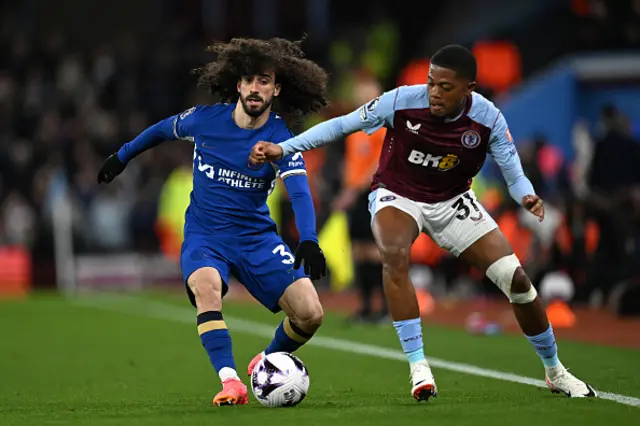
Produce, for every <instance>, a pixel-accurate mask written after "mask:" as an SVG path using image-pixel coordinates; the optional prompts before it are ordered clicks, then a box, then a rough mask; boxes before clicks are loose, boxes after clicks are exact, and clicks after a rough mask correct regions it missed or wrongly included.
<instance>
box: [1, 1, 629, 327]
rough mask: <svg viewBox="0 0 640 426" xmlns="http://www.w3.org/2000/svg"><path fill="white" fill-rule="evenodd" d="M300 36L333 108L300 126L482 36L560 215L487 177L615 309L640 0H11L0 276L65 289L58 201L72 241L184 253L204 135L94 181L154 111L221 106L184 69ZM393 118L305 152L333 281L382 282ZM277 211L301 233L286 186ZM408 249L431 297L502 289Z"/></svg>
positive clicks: (5, 48) (587, 291) (495, 197)
mask: <svg viewBox="0 0 640 426" xmlns="http://www.w3.org/2000/svg"><path fill="white" fill-rule="evenodd" d="M303 34H306V35H307V39H306V41H305V43H304V48H305V51H306V52H307V54H308V57H309V58H310V59H313V60H315V61H317V62H319V63H320V64H321V65H322V66H323V67H325V68H326V69H327V70H328V71H329V72H330V75H331V80H330V85H331V101H332V104H331V106H330V107H329V108H327V109H326V110H324V111H322V113H321V114H318V115H314V116H311V117H309V118H308V119H307V121H306V122H305V123H304V124H303V125H302V126H301V127H300V128H297V129H294V130H295V131H296V132H300V131H302V130H304V129H305V128H307V127H309V126H311V125H313V124H314V123H317V122H319V121H322V120H326V119H328V118H331V117H334V116H336V115H338V114H342V113H346V112H350V111H352V110H354V109H355V108H357V107H358V106H359V105H360V104H362V103H364V102H366V101H368V100H369V99H372V98H373V97H375V96H378V95H379V94H380V93H382V91H385V90H389V89H392V88H394V87H396V86H398V85H402V84H419V83H424V82H426V78H427V72H428V64H429V56H430V55H431V54H432V53H433V52H434V51H435V50H437V49H438V48H439V47H441V46H442V45H445V44H451V43H457V44H462V45H465V46H467V47H469V48H470V49H472V50H473V52H474V53H475V54H476V57H477V59H478V64H479V72H478V83H479V88H478V91H479V92H480V93H482V94H484V95H485V96H487V97H488V98H489V99H491V100H492V101H494V102H495V103H496V104H497V105H498V106H499V107H500V108H501V109H502V110H503V112H504V114H505V116H506V118H507V121H508V122H509V123H510V125H511V132H512V134H513V136H514V138H515V139H516V144H517V146H518V149H519V152H520V155H521V159H522V163H523V166H524V169H525V171H526V173H527V175H528V176H529V178H530V179H531V180H532V182H533V184H534V186H535V188H536V189H537V191H538V193H539V194H540V195H541V196H542V197H543V198H544V199H545V201H546V206H547V219H546V220H545V222H544V223H543V224H537V223H536V222H535V221H534V220H533V219H532V217H529V216H527V215H526V214H523V212H522V210H521V209H519V207H518V206H517V205H516V204H515V203H514V202H513V201H512V200H511V199H510V198H509V196H508V193H507V192H506V188H505V184H504V181H503V179H502V177H501V175H500V172H499V170H498V169H497V167H496V165H495V164H494V163H493V162H492V161H491V160H488V161H487V163H486V165H485V167H484V168H483V170H482V172H481V174H480V175H479V176H478V177H477V178H476V179H475V181H474V189H475V191H476V193H477V195H478V197H479V199H480V200H481V201H482V202H483V204H484V205H485V207H486V208H487V209H488V210H490V212H491V213H492V214H493V215H494V217H495V218H496V220H497V221H498V222H499V224H500V226H501V228H502V230H503V232H504V233H505V234H506V235H507V237H508V238H509V240H510V241H511V243H512V244H513V246H514V250H515V251H516V254H518V256H519V257H520V259H521V262H522V263H523V264H524V265H525V266H526V268H527V271H528V272H529V273H530V275H531V276H532V277H533V279H534V284H535V285H536V286H537V287H538V289H539V291H540V290H541V289H542V288H544V287H545V286H548V287H549V288H552V289H555V293H554V292H552V293H553V294H549V298H554V297H560V298H562V299H563V300H565V301H566V302H571V303H591V304H595V305H602V304H604V303H607V302H608V300H609V299H610V298H611V297H612V296H611V295H612V293H614V290H615V288H616V286H617V285H618V284H620V283H633V281H634V280H636V279H638V278H639V276H640V268H639V267H638V265H639V264H640V226H639V225H640V144H639V141H640V102H639V100H640V66H639V64H640V1H638V0H612V1H607V0H521V1H518V2H514V1H511V0H482V1H481V0H450V1H447V2H440V1H438V2H436V1H421V2H412V1H407V0H396V1H384V0H367V1H363V0H352V1H349V2H339V1H335V0H306V1H304V0H233V1H231V0H183V1H171V0H153V1H151V0H136V1H135V2H124V1H113V2H82V1H80V0H65V1H62V0H58V1H44V0H21V1H19V2H18V1H14V2H11V1H10V2H2V3H1V4H0V57H1V58H2V59H1V60H0V269H2V270H3V272H2V273H0V274H2V279H0V281H3V282H4V283H5V284H2V283H0V288H1V287H2V286H3V285H5V287H6V288H7V289H8V288H10V287H11V285H10V284H6V283H7V282H17V283H18V284H15V285H13V287H11V288H14V289H15V288H18V287H19V288H20V289H25V288H33V287H50V286H55V285H56V280H59V279H60V278H59V274H58V275H57V274H56V260H55V258H56V250H57V249H56V247H57V246H56V240H55V238H54V235H55V233H54V229H55V225H54V224H55V221H54V220H53V217H54V216H53V212H54V210H55V208H56V205H57V204H56V201H57V200H59V199H61V197H62V199H63V200H64V202H65V203H66V205H67V206H68V207H69V214H70V215H71V218H72V224H73V225H72V236H73V239H72V243H73V252H74V253H75V254H76V255H77V256H83V255H88V256H93V259H96V258H97V259H100V256H103V258H105V259H106V256H107V255H122V254H126V253H143V254H149V255H154V254H155V255H161V256H163V259H165V261H166V262H168V263H173V264H175V259H176V247H177V246H178V244H179V241H180V237H181V235H180V220H181V217H182V214H183V212H184V207H185V206H186V200H187V196H188V190H189V187H190V179H191V177H190V173H191V167H192V166H191V164H192V163H191V158H192V147H191V146H190V145H189V144H188V143H186V142H184V141H171V142H167V143H165V144H164V145H162V146H161V147H159V148H157V149H154V150H151V151H148V152H146V153H145V154H144V155H141V156H140V157H139V158H137V159H136V160H135V161H134V162H133V163H132V164H131V165H130V166H129V167H128V168H127V170H126V172H125V173H124V174H123V175H122V176H120V177H119V178H118V179H117V180H116V181H115V182H114V184H112V185H109V186H98V185H97V184H96V173H97V170H98V168H99V167H100V165H101V163H102V161H103V160H104V158H106V156H108V155H109V154H110V153H112V152H114V151H115V150H117V149H118V148H119V147H120V146H121V145H122V144H123V143H125V142H127V141H129V140H131V139H132V138H133V137H135V136H136V135H137V134H138V133H139V132H140V131H142V130H143V129H144V128H146V127H147V126H149V125H151V124H154V123H155V122H157V121H159V120H160V119H163V118H165V117H167V116H170V115H173V114H176V113H178V112H181V111H183V110H185V109H187V108H189V107H190V106H192V105H193V104H196V103H207V102H211V101H212V100H211V99H209V98H208V95H207V94H206V93H203V92H202V91H200V90H199V89H197V88H196V85H195V78H194V76H193V75H191V74H190V72H189V71H190V70H191V69H193V68H195V67H197V66H199V65H201V64H203V63H204V62H206V61H207V60H208V59H209V58H210V56H209V54H208V53H206V52H205V47H206V45H207V44H209V43H210V42H211V41H212V40H214V39H218V40H220V39H221V40H227V39H229V38H231V37H240V36H249V37H272V36H280V37H286V38H291V39H299V38H301V37H302V36H303ZM383 132H384V130H381V131H380V132H378V133H377V134H374V135H373V136H371V137H367V136H366V135H364V134H355V135H353V136H352V137H350V138H348V139H347V140H345V141H341V142H340V143H336V144H333V145H330V146H328V147H326V148H323V149H320V150H314V151H312V152H309V153H307V154H305V158H306V160H307V163H308V167H309V169H310V173H309V179H310V183H311V188H312V191H313V196H314V199H315V203H316V209H317V216H318V230H319V231H320V234H321V239H322V241H321V243H323V249H324V251H325V253H327V254H328V256H330V257H331V259H330V267H331V271H330V272H331V274H330V277H329V278H328V279H327V280H326V282H325V283H321V284H319V285H321V286H324V285H326V286H327V287H328V288H331V289H332V290H334V291H340V290H343V289H345V288H359V287H362V285H363V283H364V284H365V285H364V287H365V289H364V293H363V294H365V297H368V294H369V293H371V292H373V291H375V288H373V287H375V286H374V285H373V284H374V283H375V282H376V280H377V279H378V280H379V278H377V279H376V277H375V276H376V275H378V276H379V272H376V271H379V264H378V263H377V262H378V260H377V253H376V251H375V248H372V240H371V239H370V236H369V235H368V234H367V230H366V229H364V230H363V229H361V228H362V224H363V223H364V224H367V223H368V220H369V219H368V214H367V212H366V204H365V206H364V209H363V206H362V204H363V201H362V200H363V194H366V192H367V189H368V183H369V181H370V178H371V175H372V173H373V172H374V171H375V167H376V159H377V153H378V151H379V149H380V144H381V140H382V137H383V136H384V133H383ZM185 194H186V195H185ZM270 207H271V209H272V213H273V215H274V218H275V219H276V220H277V222H278V224H279V227H280V230H281V232H282V233H283V234H284V235H285V239H286V241H287V242H288V243H289V244H290V245H291V246H292V247H295V244H296V242H297V235H296V232H295V226H294V223H293V219H292V212H291V209H290V207H289V205H288V200H287V196H286V192H285V191H283V190H282V187H279V188H278V190H277V191H276V192H275V193H274V194H273V196H272V197H271V199H270ZM359 225H360V226H359ZM412 257H413V262H414V268H413V269H412V274H413V276H414V282H415V283H416V286H417V287H418V289H419V290H420V291H421V292H423V293H421V294H423V296H424V298H423V299H422V304H421V306H423V307H425V309H426V310H428V306H429V303H430V302H429V301H430V300H431V298H434V299H435V300H438V299H439V298H444V297H459V298H463V297H467V296H469V295H472V294H476V295H477V294H478V292H480V293H483V294H496V293H497V289H495V288H494V287H493V286H491V285H487V283H486V282H483V279H482V274H478V273H477V271H474V270H471V269H469V268H466V267H464V265H462V264H460V263H459V262H458V261H457V260H456V259H454V258H452V257H451V256H450V255H448V254H447V253H444V252H443V251H441V250H439V249H438V248H437V247H436V246H434V245H433V243H432V242H431V241H430V240H429V239H428V238H426V237H422V238H420V239H419V240H418V241H417V242H416V244H415V246H414V248H413V252H412ZM57 265H58V267H60V263H58V264H57ZM367 271H368V272H367ZM177 277H178V278H177V280H178V283H177V285H181V284H180V283H179V275H177ZM478 283H481V284H480V285H478ZM551 284H555V285H551ZM7 291H9V290H7ZM0 293H2V291H0ZM363 309H364V311H363V312H359V314H362V315H360V316H361V317H366V316H367V315H369V314H370V315H374V313H373V312H372V311H371V310H368V308H367V306H366V304H364V305H363ZM356 314H358V313H356ZM380 315H384V312H381V313H380Z"/></svg>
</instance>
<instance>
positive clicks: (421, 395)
mask: <svg viewBox="0 0 640 426" xmlns="http://www.w3.org/2000/svg"><path fill="white" fill-rule="evenodd" d="M411 383H412V385H413V387H412V388H411V395H413V397H414V398H415V400H416V401H428V400H429V398H430V397H432V396H438V390H437V388H436V381H435V379H434V378H433V373H431V368H430V367H429V364H428V363H427V361H421V362H416V363H414V364H411Z"/></svg>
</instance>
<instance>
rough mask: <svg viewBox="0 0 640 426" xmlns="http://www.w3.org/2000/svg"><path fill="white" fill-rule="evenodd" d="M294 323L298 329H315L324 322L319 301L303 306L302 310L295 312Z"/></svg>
mask: <svg viewBox="0 0 640 426" xmlns="http://www.w3.org/2000/svg"><path fill="white" fill-rule="evenodd" d="M293 320H294V322H295V323H296V324H297V325H299V326H300V327H305V328H312V329H317V328H318V327H320V326H321V325H322V321H323V320H324V310H323V309H322V304H321V303H320V300H318V299H315V300H313V301H310V302H309V303H305V304H304V308H302V309H299V310H298V311H297V312H295V318H293Z"/></svg>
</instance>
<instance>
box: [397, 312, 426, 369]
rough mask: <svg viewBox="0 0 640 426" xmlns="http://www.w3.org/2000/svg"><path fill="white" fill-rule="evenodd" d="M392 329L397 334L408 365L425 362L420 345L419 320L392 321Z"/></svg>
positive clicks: (420, 328) (421, 345) (420, 329)
mask: <svg viewBox="0 0 640 426" xmlns="http://www.w3.org/2000/svg"><path fill="white" fill-rule="evenodd" d="M393 327H394V328H395V329H396V333H398V338H399V339H400V344H402V350H403V351H404V353H405V355H407V359H408V360H409V363H410V364H413V363H416V362H419V361H426V358H425V357H424V349H423V344H422V326H421V324H420V318H414V319H409V320H404V321H394V322H393Z"/></svg>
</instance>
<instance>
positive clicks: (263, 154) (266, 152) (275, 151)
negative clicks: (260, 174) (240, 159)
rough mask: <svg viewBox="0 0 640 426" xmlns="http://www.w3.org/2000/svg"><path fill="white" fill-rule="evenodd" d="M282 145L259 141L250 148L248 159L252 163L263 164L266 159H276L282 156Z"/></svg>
mask: <svg viewBox="0 0 640 426" xmlns="http://www.w3.org/2000/svg"><path fill="white" fill-rule="evenodd" d="M282 154H283V152H282V147H281V146H280V145H278V144H277V143H271V142H264V141H260V142H258V143H257V144H255V145H254V146H253V148H251V155H249V161H251V163H252V164H264V163H266V162H267V161H277V160H279V159H281V158H282Z"/></svg>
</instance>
